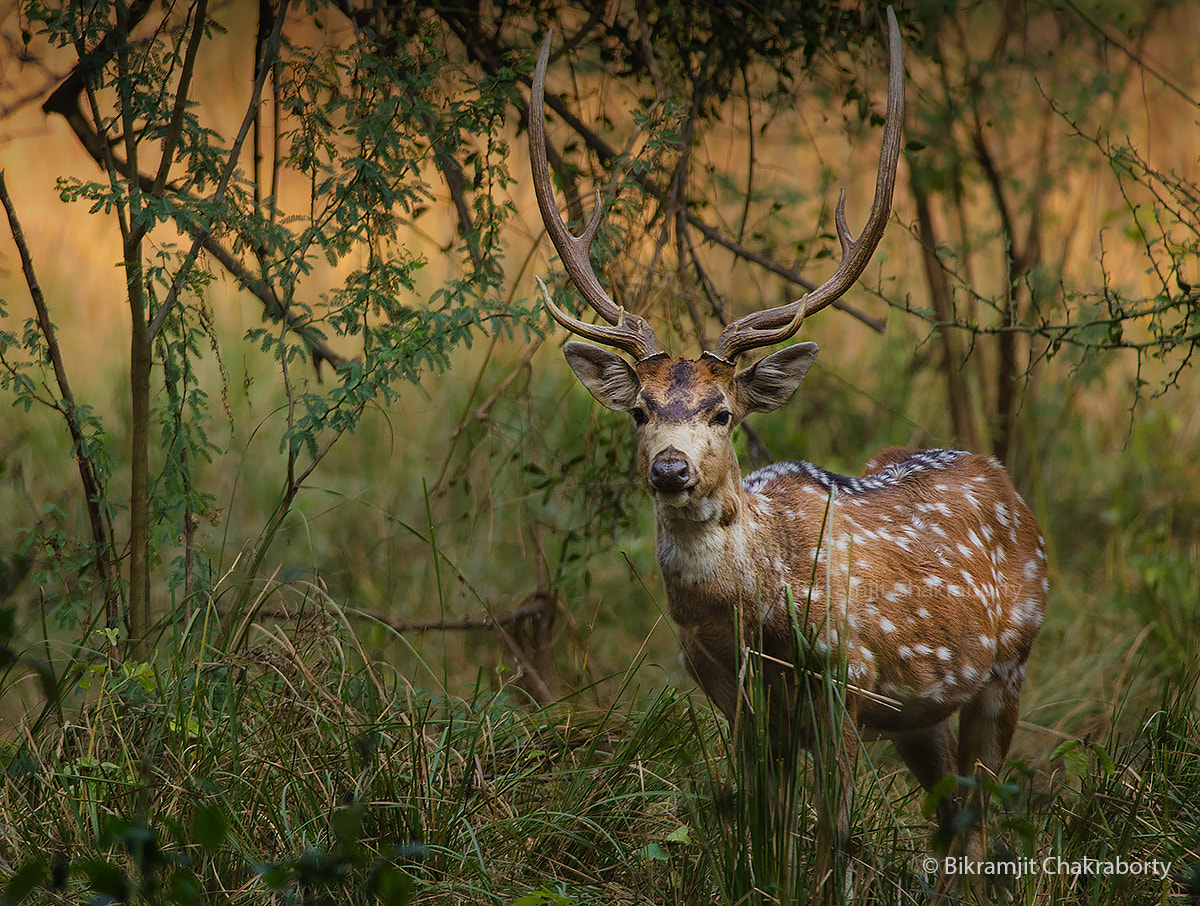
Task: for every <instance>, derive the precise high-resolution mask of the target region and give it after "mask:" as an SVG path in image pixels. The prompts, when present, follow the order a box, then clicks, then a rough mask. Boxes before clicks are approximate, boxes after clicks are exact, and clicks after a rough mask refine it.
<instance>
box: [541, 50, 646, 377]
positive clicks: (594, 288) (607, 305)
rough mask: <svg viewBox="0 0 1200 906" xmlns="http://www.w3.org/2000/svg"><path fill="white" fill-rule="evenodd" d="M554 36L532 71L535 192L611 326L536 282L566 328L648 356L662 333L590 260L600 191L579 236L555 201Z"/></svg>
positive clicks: (566, 257)
mask: <svg viewBox="0 0 1200 906" xmlns="http://www.w3.org/2000/svg"><path fill="white" fill-rule="evenodd" d="M553 35H554V33H553V32H549V33H548V34H547V35H546V39H545V40H544V41H543V42H542V49H541V52H540V53H539V54H538V59H537V67H536V68H535V69H534V72H533V89H532V92H531V94H530V98H529V159H530V163H531V164H532V167H533V188H534V192H535V193H536V194H537V202H538V208H539V210H540V211H541V212H542V222H543V223H544V224H545V225H546V232H547V233H549V234H550V239H551V241H552V242H553V243H554V247H555V249H557V250H558V256H559V258H561V259H562V263H563V267H565V268H566V269H567V274H568V275H569V276H570V278H571V281H572V282H573V283H574V284H575V286H576V287H577V288H578V289H579V291H580V292H581V293H583V298H584V299H585V300H587V303H588V305H590V306H591V307H592V308H593V309H595V311H596V314H598V315H600V317H601V318H603V319H604V320H605V321H607V322H608V324H589V323H587V322H586V321H580V320H579V319H578V318H575V317H573V316H572V315H570V314H568V313H567V312H566V311H564V310H563V309H561V308H559V307H558V306H557V305H555V304H554V300H553V299H551V298H550V292H549V290H547V289H546V284H544V283H542V281H541V279H540V278H539V279H538V285H539V286H541V288H542V296H543V297H544V298H545V300H546V307H547V308H549V309H550V314H552V315H553V316H554V320H556V321H557V322H558V323H559V324H561V325H562V326H563V327H565V328H566V329H567V330H569V331H571V332H572V333H574V334H578V335H579V336H581V337H585V338H587V339H589V340H595V341H596V342H598V343H604V344H605V345H606V346H615V347H616V348H617V349H623V350H624V351H625V352H628V353H629V354H631V355H633V356H635V357H636V358H638V359H639V360H640V359H645V358H649V357H650V356H652V355H657V354H658V353H659V352H661V351H662V350H661V349H660V347H659V345H658V337H656V336H655V334H654V328H652V327H651V326H650V324H649V323H648V322H647V321H646V320H645V319H644V318H641V317H639V316H638V315H635V314H632V313H630V312H627V311H625V309H624V308H622V307H621V306H620V305H617V303H615V302H614V301H613V300H612V299H611V298H610V297H609V295H608V293H606V292H605V291H604V289H603V287H601V286H600V281H599V280H598V279H597V278H596V272H595V271H594V270H592V262H591V258H590V253H591V247H592V240H593V239H595V237H596V231H597V230H598V229H599V228H600V221H601V220H602V219H603V218H604V206H603V204H602V203H601V199H600V192H599V190H597V191H596V206H595V208H594V209H593V210H592V216H591V217H590V218H588V222H587V226H585V227H584V229H583V234H582V235H580V236H575V235H573V234H572V233H571V231H570V230H569V229H567V225H566V224H565V223H564V222H563V219H562V217H561V216H560V215H559V213H558V208H557V206H556V205H555V203H554V187H553V185H552V183H551V180H550V165H549V163H548V162H547V160H546V115H545V90H546V66H547V64H548V63H549V60H550V39H551V38H552V37H553Z"/></svg>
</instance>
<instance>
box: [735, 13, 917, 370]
mask: <svg viewBox="0 0 1200 906" xmlns="http://www.w3.org/2000/svg"><path fill="white" fill-rule="evenodd" d="M887 19H888V54H889V60H888V99H887V116H886V119H885V122H884V127H883V147H882V149H881V150H880V152H879V174H878V176H877V177H876V180H875V200H874V201H873V202H872V204H871V213H870V215H869V216H868V217H867V223H866V226H864V227H863V231H862V234H861V235H860V236H859V237H858V238H857V239H854V238H852V237H851V235H850V229H849V227H847V226H846V190H845V189H842V191H841V192H840V193H839V194H838V202H837V209H836V210H835V212H834V222H835V223H836V225H837V234H838V240H839V241H840V242H841V244H842V260H841V263H840V264H838V266H837V270H835V271H834V272H833V276H831V277H830V278H829V279H828V280H826V281H825V282H824V283H822V284H821V285H820V286H818V287H817V288H816V289H814V290H813V291H812V292H811V293H808V294H807V295H806V296H803V297H801V298H800V299H797V300H796V301H795V302H792V303H790V304H788V305H780V306H779V307H777V308H768V309H766V310H764V311H756V312H751V313H750V314H748V315H745V316H743V317H741V318H738V319H737V320H736V321H734V322H733V323H732V324H730V325H729V326H728V327H726V328H725V330H724V331H722V332H721V336H720V337H718V338H717V345H716V347H715V349H714V350H713V355H715V356H717V357H719V358H722V359H725V360H726V361H732V360H733V359H734V358H736V357H737V355H738V354H739V353H742V352H745V351H746V350H748V349H755V348H757V347H759V346H769V345H771V344H772V343H779V342H781V341H783V340H786V339H787V338H788V337H790V336H792V334H794V333H795V332H796V331H797V330H799V329H800V323H801V322H802V321H803V320H804V319H805V318H806V317H808V316H809V315H811V314H813V313H815V312H818V311H820V310H821V309H822V308H824V307H825V306H826V305H829V304H831V303H832V302H835V301H836V300H837V299H838V298H840V297H841V296H842V295H843V294H844V293H845V292H846V291H847V290H848V289H850V287H851V286H853V285H854V283H855V281H856V280H858V278H859V277H860V276H862V272H863V270H865V269H866V266H867V262H869V261H870V260H871V256H872V255H873V254H874V253H875V247H876V246H878V245H879V240H880V239H882V238H883V231H884V227H886V226H887V219H888V215H889V214H890V213H891V210H892V190H893V189H894V188H895V185H896V164H897V162H898V161H899V159H900V148H901V144H902V136H901V131H902V127H903V125H904V60H903V56H902V54H901V49H900V26H899V25H897V24H896V14H895V13H894V12H892V8H891V7H890V6H889V7H888V8H887Z"/></svg>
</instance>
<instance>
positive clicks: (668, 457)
mask: <svg viewBox="0 0 1200 906" xmlns="http://www.w3.org/2000/svg"><path fill="white" fill-rule="evenodd" d="M690 480H691V475H690V473H689V471H688V464H687V460H685V459H684V458H683V457H682V456H680V455H679V451H677V450H664V451H663V452H662V453H660V454H659V455H658V456H657V457H656V458H655V460H654V463H653V465H651V466H650V486H651V487H653V488H654V490H656V491H663V492H665V493H667V494H676V493H678V492H679V491H682V490H684V489H686V488H687V486H688V482H689V481H690Z"/></svg>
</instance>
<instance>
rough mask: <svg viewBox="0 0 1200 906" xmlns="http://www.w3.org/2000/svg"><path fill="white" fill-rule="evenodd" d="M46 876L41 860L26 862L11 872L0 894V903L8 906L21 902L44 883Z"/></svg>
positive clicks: (43, 863)
mask: <svg viewBox="0 0 1200 906" xmlns="http://www.w3.org/2000/svg"><path fill="white" fill-rule="evenodd" d="M48 874H49V872H48V870H47V868H46V863H45V862H44V861H42V860H41V859H35V860H34V861H32V862H26V863H25V864H24V865H22V866H21V867H20V868H18V869H17V870H16V871H15V872H13V874H12V877H10V878H9V879H8V883H7V884H5V885H4V891H3V893H0V903H2V904H4V906H9V904H16V903H21V902H23V901H24V900H25V898H26V897H27V896H29V895H30V894H31V893H33V889H34V888H35V887H39V886H41V885H42V884H43V883H44V882H45V880H46V877H47V875H48Z"/></svg>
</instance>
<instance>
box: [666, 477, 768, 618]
mask: <svg viewBox="0 0 1200 906" xmlns="http://www.w3.org/2000/svg"><path fill="white" fill-rule="evenodd" d="M654 514H655V526H656V531H657V547H658V564H659V568H660V569H661V571H662V576H663V582H664V584H665V585H666V590H667V595H668V598H669V600H670V602H671V606H672V612H673V616H675V618H676V621H677V622H687V621H689V620H688V618H687V617H685V615H684V614H681V613H677V612H676V611H677V610H678V606H677V605H678V604H679V603H680V602H682V601H686V602H687V607H688V609H689V610H697V609H698V610H701V611H710V610H719V611H721V612H723V613H727V612H728V611H729V610H730V609H731V608H732V607H733V606H734V603H735V601H736V599H738V598H741V597H744V596H745V595H746V594H747V592H748V591H750V592H752V589H749V590H748V589H747V588H746V587H745V586H746V583H747V582H753V581H754V580H753V578H752V577H753V576H754V571H753V569H752V561H753V558H752V551H753V550H754V536H755V533H756V531H758V530H761V526H756V525H755V524H754V523H753V520H752V519H751V518H750V501H749V499H748V496H747V493H746V491H745V489H744V488H743V487H742V481H741V476H740V472H739V470H738V467H737V462H736V460H735V461H734V462H733V463H732V464H731V467H730V469H729V471H728V473H727V475H726V476H725V479H724V480H722V481H721V482H720V483H719V484H718V485H717V486H716V488H715V489H714V490H713V492H711V493H709V494H708V495H706V496H704V497H697V498H694V499H691V500H689V501H688V502H687V503H686V504H684V505H682V506H672V505H671V504H669V503H665V502H663V501H662V500H659V499H656V500H655V505H654ZM692 616H693V617H694V616H696V615H695V614H693V615H692Z"/></svg>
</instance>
